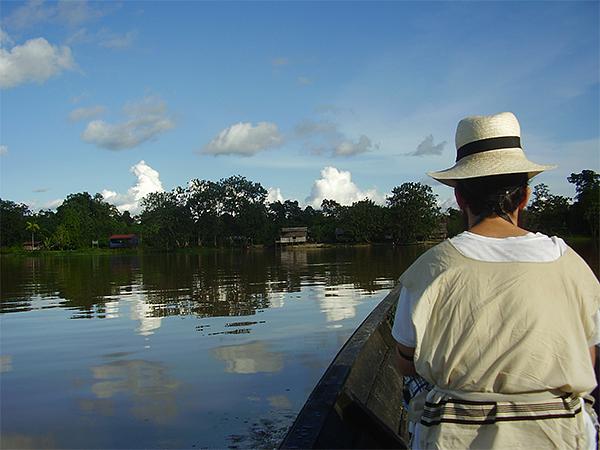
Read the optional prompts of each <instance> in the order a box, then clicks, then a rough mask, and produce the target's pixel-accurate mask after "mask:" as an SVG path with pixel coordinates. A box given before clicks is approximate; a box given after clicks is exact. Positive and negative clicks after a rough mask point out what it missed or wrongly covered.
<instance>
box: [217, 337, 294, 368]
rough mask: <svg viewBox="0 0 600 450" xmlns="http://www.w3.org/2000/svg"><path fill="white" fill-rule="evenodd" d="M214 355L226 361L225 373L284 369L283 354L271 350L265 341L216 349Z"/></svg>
mask: <svg viewBox="0 0 600 450" xmlns="http://www.w3.org/2000/svg"><path fill="white" fill-rule="evenodd" d="M213 353H214V355H215V356H216V357H217V359H219V360H221V361H225V363H226V366H225V372H229V373H240V374H249V373H259V372H279V371H280V370H281V369H282V368H283V354H282V353H279V352H274V351H271V350H269V346H268V343H266V342H264V341H258V342H250V343H248V344H241V345H226V346H222V347H218V348H215V349H214V350H213Z"/></svg>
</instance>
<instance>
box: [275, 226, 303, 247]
mask: <svg viewBox="0 0 600 450" xmlns="http://www.w3.org/2000/svg"><path fill="white" fill-rule="evenodd" d="M307 241H308V227H287V228H282V229H281V230H280V231H279V239H277V240H276V241H275V243H276V244H304V243H306V242H307Z"/></svg>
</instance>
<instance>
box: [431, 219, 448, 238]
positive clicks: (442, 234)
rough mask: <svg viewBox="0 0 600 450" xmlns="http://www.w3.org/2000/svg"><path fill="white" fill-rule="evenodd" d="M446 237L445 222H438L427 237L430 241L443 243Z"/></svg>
mask: <svg viewBox="0 0 600 450" xmlns="http://www.w3.org/2000/svg"><path fill="white" fill-rule="evenodd" d="M447 236H448V223H447V221H446V220H440V222H439V223H438V225H437V227H436V228H435V229H434V230H433V232H432V233H431V236H429V238H430V239H432V240H434V241H443V240H444V239H446V237H447Z"/></svg>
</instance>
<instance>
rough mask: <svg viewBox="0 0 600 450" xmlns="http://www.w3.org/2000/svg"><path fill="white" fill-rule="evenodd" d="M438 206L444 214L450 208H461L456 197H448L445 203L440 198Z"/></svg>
mask: <svg viewBox="0 0 600 450" xmlns="http://www.w3.org/2000/svg"><path fill="white" fill-rule="evenodd" d="M438 206H439V207H440V209H441V210H442V211H444V212H445V211H446V210H447V209H448V208H452V209H460V207H459V206H458V203H456V198H455V197H454V196H452V197H448V198H447V199H446V200H443V201H441V200H439V197H438Z"/></svg>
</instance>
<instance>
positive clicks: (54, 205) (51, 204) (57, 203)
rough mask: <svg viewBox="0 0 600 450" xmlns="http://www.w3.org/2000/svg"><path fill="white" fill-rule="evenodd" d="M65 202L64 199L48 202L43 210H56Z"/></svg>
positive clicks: (43, 206)
mask: <svg viewBox="0 0 600 450" xmlns="http://www.w3.org/2000/svg"><path fill="white" fill-rule="evenodd" d="M63 201H64V199H62V198H56V199H54V200H50V201H47V202H46V203H44V204H43V205H42V208H41V209H56V208H58V207H59V206H60V205H62V202H63Z"/></svg>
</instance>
